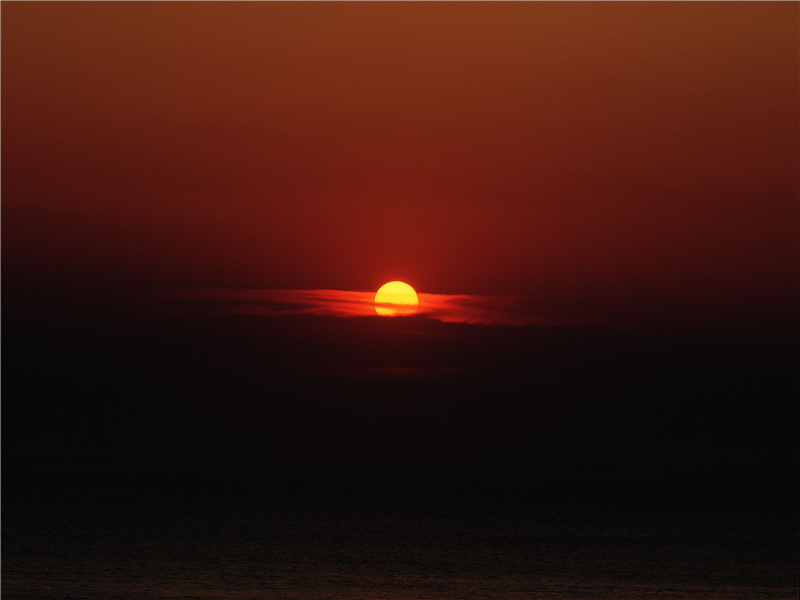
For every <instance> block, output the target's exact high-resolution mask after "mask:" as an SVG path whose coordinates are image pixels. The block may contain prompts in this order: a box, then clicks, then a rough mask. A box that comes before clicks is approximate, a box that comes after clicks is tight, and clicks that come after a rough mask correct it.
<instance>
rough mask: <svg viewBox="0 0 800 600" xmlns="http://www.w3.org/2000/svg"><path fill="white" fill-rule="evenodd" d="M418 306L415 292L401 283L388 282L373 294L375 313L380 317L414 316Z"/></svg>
mask: <svg viewBox="0 0 800 600" xmlns="http://www.w3.org/2000/svg"><path fill="white" fill-rule="evenodd" d="M418 305H419V298H417V292H415V291H414V288H412V287H411V286H410V285H408V284H407V283H403V282H402V281H390V282H389V283H386V284H384V285H382V286H381V288H380V289H379V290H378V292H377V293H376V294H375V312H376V313H378V314H379V315H381V316H382V317H396V316H400V315H410V314H414V313H415V312H416V311H417V306H418Z"/></svg>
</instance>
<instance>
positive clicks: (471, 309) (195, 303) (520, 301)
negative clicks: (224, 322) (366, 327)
mask: <svg viewBox="0 0 800 600" xmlns="http://www.w3.org/2000/svg"><path fill="white" fill-rule="evenodd" d="M417 295H418V297H419V307H418V309H417V311H416V313H415V314H414V315H413V317H412V318H428V319H432V320H435V321H440V322H443V323H465V324H470V325H516V326H526V325H564V324H569V323H574V321H573V320H568V319H564V318H558V317H555V316H552V315H548V314H545V313H543V312H542V311H541V310H537V307H536V305H535V302H534V300H533V299H532V298H530V297H527V296H476V295H469V294H458V295H447V294H426V293H419V294H417ZM157 297H158V298H159V299H163V300H171V301H177V302H178V303H179V304H180V310H181V311H188V312H195V311H199V312H209V311H210V312H217V313H228V314H245V315H263V316H289V315H319V316H329V317H374V318H408V317H399V316H396V317H379V316H378V315H377V314H376V312H375V302H374V297H375V293H374V292H364V291H347V290H324V289H323V290H254V289H210V290H180V291H170V292H163V293H160V294H157ZM173 307H174V308H175V309H178V307H177V306H174V305H173Z"/></svg>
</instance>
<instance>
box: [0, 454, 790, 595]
mask: <svg viewBox="0 0 800 600" xmlns="http://www.w3.org/2000/svg"><path fill="white" fill-rule="evenodd" d="M2 491H3V496H2V500H3V501H2V597H3V598H4V599H6V600H16V599H40V600H51V599H52V600H67V599H89V598H98V599H99V598H103V599H120V600H122V599H146V598H182V599H190V598H191V599H203V600H205V599H250V598H252V599H256V598H259V599H285V600H325V599H330V600H356V599H357V600H367V599H369V600H467V599H487V600H488V599H492V600H502V599H506V600H522V599H528V598H554V599H564V600H567V599H569V600H583V599H590V598H591V599H598V598H602V599H606V598H607V599H618V600H624V599H647V598H659V599H671V598H676V599H677V598H682V599H704V600H722V599H729V600H733V599H737V600H759V599H785V600H788V599H796V598H797V597H798V589H799V586H798V573H799V571H800V568H799V567H798V563H799V562H800V551H799V549H800V544H799V543H798V541H799V540H800V535H798V534H799V533H800V529H799V528H798V504H797V501H798V493H797V480H796V473H794V474H781V473H764V472H760V471H756V472H748V473H743V472H741V471H735V472H733V471H731V472H721V471H701V470H680V471H676V470H670V469H654V468H650V469H638V470H637V469H631V468H628V469H623V468H620V469H614V468H613V467H608V468H602V469H601V468H589V467H581V466H575V465H572V466H554V465H548V466H537V465H532V464H526V463H518V464H515V463H513V462H509V461H507V462H503V463H492V462H484V463H480V462H473V463H469V462H457V461H451V462H448V461H444V460H443V461H438V462H437V461H427V462H426V461H423V460H419V461H414V460H406V461H392V460H388V459H387V460H374V461H370V460H351V459H328V458H324V457H301V458H297V457H292V458H282V457H264V456H204V455H178V454H123V453H116V454H115V453H72V454H69V453H67V454H65V453H55V454H52V453H51V454H48V453H36V452H31V453H4V455H3V490H2Z"/></svg>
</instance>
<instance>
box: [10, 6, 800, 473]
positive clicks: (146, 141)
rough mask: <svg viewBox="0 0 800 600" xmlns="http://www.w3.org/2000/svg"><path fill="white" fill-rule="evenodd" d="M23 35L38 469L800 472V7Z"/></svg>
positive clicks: (140, 13)
mask: <svg viewBox="0 0 800 600" xmlns="http://www.w3.org/2000/svg"><path fill="white" fill-rule="evenodd" d="M0 11H1V13H2V291H3V303H2V310H3V314H2V316H3V328H2V333H3V340H2V342H3V354H2V356H3V382H2V383H3V385H2V392H3V444H4V447H6V448H12V449H43V448H44V449H47V448H50V449H55V450H59V449H65V448H66V449H72V450H75V449H78V450H81V449H83V450H86V449H90V450H91V449H94V450H103V449H105V450H120V451H144V452H151V451H153V452H156V451H158V452H161V451H164V452H167V451H169V452H171V451H176V452H194V453H202V452H221V453H224V452H255V453H267V454H275V455H290V456H301V455H303V456H305V455H314V456H318V455H324V456H333V455H341V456H359V457H362V458H363V457H381V456H383V457H410V456H411V457H429V458H430V457H439V458H458V457H461V458H470V459H477V460H493V459H495V458H497V459H502V460H512V461H513V460H523V461H531V462H539V463H550V464H564V463H587V464H588V463H592V462H595V463H597V462H600V463H605V464H628V465H633V464H671V465H687V464H688V465H691V464H701V465H719V464H723V463H724V464H729V465H730V464H734V465H738V466H740V467H741V466H742V465H750V466H753V465H755V466H756V467H758V468H762V467H764V468H765V467H769V466H774V465H794V466H796V462H797V461H796V459H797V431H796V425H797V422H798V421H797V409H796V407H797V402H796V399H797V397H798V377H797V364H798V363H797V360H798V344H797V335H798V329H797V314H798V312H797V311H798V224H799V220H798V192H799V190H798V186H799V185H800V179H799V177H798V170H799V168H800V152H799V151H798V145H799V143H800V142H799V140H800V125H799V124H798V121H799V119H800V110H798V107H799V106H800V101H799V98H800V91H799V89H800V88H799V85H798V79H799V78H800V64H799V61H798V47H800V44H799V39H798V38H799V37H800V33H799V32H800V29H799V28H798V20H799V19H798V17H799V14H800V7H799V5H798V4H797V3H790V2H781V3H771V2H756V3H748V2H730V3H727V2H726V3H722V2H711V3H694V2H674V3H673V2H647V3H631V2H620V3H580V2H565V3H556V2H552V3H551V2H547V3H539V2H513V3H426V2H422V3H405V2H403V3H382V2H381V3H378V2H376V3H371V2H358V3H307V2H298V3H294V2H285V3H283V2H247V3H226V2H176V3H167V2H119V3H117V2H114V3H103V2H86V3H84V2H53V3H43V2H42V3H27V2H26V3H22V2H19V3H18V2H3V3H2V6H1V7H0ZM395 279H399V280H403V281H406V282H408V283H410V284H411V285H413V286H414V288H415V289H416V290H417V292H419V296H420V303H421V304H420V306H421V308H420V312H419V314H417V315H415V316H413V317H402V318H397V319H387V318H381V317H377V316H375V315H374V314H372V310H371V309H372V307H371V305H370V302H369V299H370V295H371V294H372V293H374V291H375V290H377V288H378V287H379V286H380V285H382V284H383V283H385V282H387V281H390V280H395ZM197 289H205V290H206V292H202V293H201V292H197V291H193V290H197ZM243 290H245V291H243ZM309 290H312V291H309ZM313 290H327V291H324V292H320V291H313ZM365 298H366V301H365V300H364V299H365ZM333 300H336V302H335V303H333V304H331V302H333ZM423 305H424V306H423ZM767 325H768V326H767ZM776 326H777V327H776Z"/></svg>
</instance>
